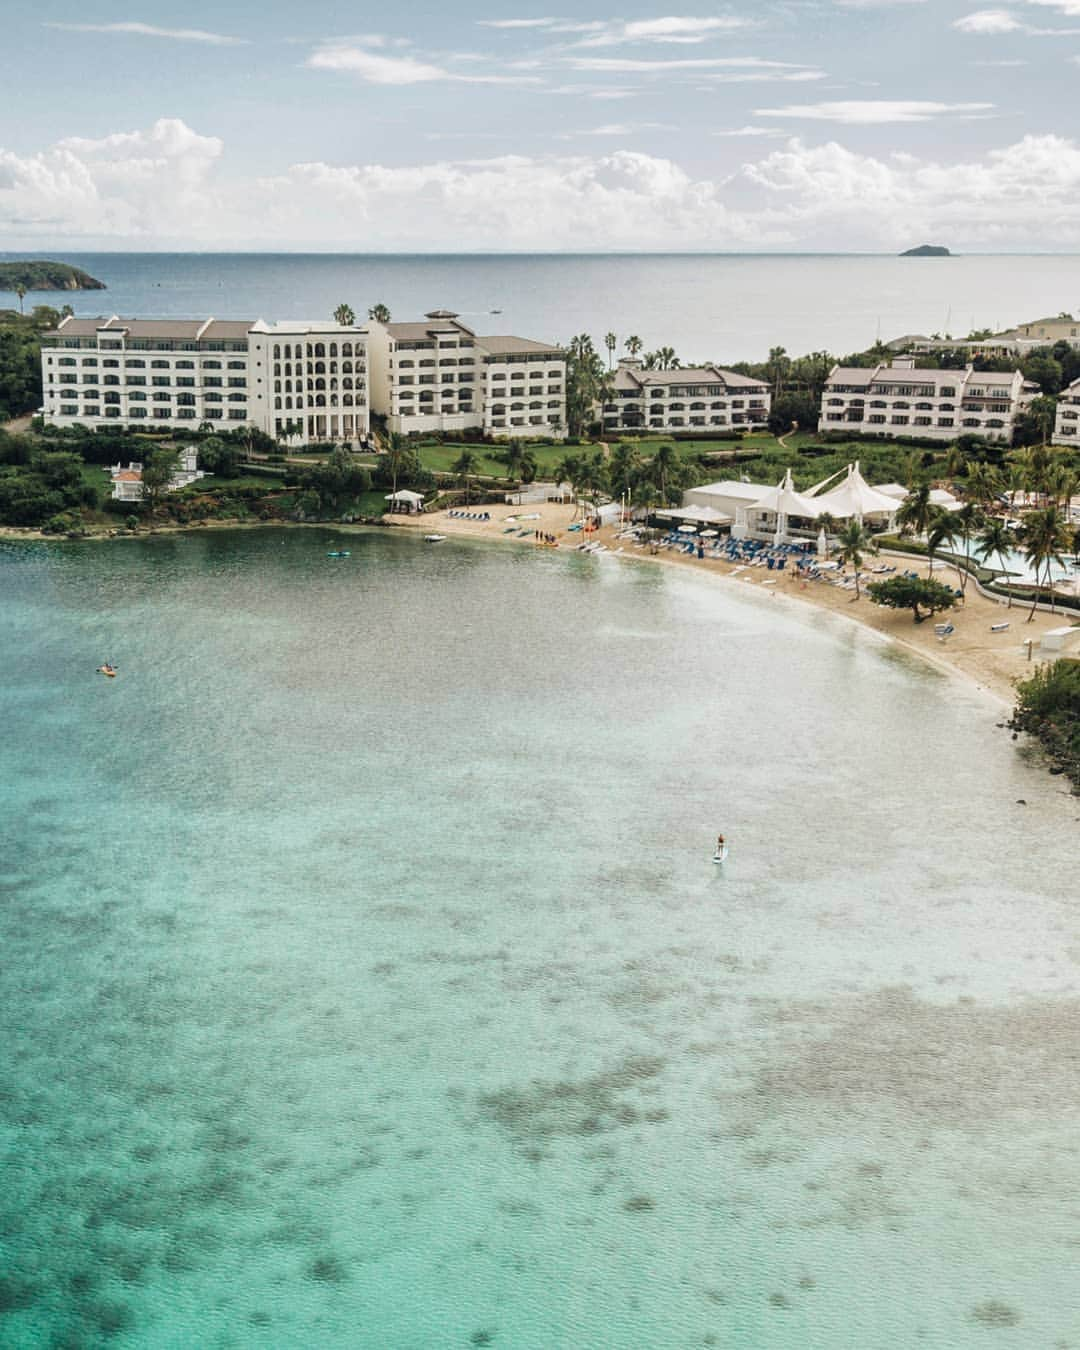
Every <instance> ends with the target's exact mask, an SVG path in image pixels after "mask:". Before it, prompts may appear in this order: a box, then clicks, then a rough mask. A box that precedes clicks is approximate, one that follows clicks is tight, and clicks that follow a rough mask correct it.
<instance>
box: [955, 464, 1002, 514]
mask: <svg viewBox="0 0 1080 1350" xmlns="http://www.w3.org/2000/svg"><path fill="white" fill-rule="evenodd" d="M964 490H965V493H966V495H967V497H968V500H969V501H973V502H974V503H975V504H976V506H981V507H983V508H986V507H988V506H989V505H990V503H991V502H992V501H995V500H996V498H997V496H998V494H999V493H1000V491H1001V474H999V473H998V471H997V469H995V468H994V466H993V465H992V464H987V463H986V461H985V460H980V461H979V463H977V464H971V465H969V466H968V472H967V482H966V483H965V485H964Z"/></svg>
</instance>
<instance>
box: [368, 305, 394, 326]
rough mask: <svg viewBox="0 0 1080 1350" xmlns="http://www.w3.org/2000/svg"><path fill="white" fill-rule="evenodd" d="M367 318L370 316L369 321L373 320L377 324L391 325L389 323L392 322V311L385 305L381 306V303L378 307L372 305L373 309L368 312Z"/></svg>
mask: <svg viewBox="0 0 1080 1350" xmlns="http://www.w3.org/2000/svg"><path fill="white" fill-rule="evenodd" d="M367 316H368V318H369V319H371V320H373V321H374V322H375V323H389V322H390V311H389V310H388V309H387V307H386V306H385V305H384V304H381V303H380V304H378V305H372V306H371V308H370V309H369V310H368V312H367Z"/></svg>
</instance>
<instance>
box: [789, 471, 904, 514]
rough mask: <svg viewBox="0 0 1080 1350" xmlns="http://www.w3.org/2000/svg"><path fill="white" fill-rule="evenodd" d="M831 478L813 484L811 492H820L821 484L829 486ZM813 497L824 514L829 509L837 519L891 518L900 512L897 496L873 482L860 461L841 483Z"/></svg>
mask: <svg viewBox="0 0 1080 1350" xmlns="http://www.w3.org/2000/svg"><path fill="white" fill-rule="evenodd" d="M834 476H835V475H834ZM831 481H832V480H831V479H828V478H827V479H825V482H824V483H819V484H818V487H817V488H811V489H810V492H811V495H813V494H816V493H817V492H818V489H819V488H822V487H825V486H826V485H827V484H828V483H829V482H831ZM813 500H814V503H815V505H816V506H817V515H819V516H821V515H824V514H825V513H826V512H828V514H829V515H831V516H835V517H836V519H837V520H851V519H855V520H862V518H863V517H864V516H886V517H888V518H891V517H892V516H894V515H895V514H896V509H897V507H898V505H899V503H898V502H897V501H896V500H895V499H894V498H892V497H889V496H886V494H885V493H884V492H878V490H877V489H876V488H872V487H871V486H870V484H869V483H868V482H867V481H866V479H865V478H864V477H863V476H862V473H861V472H860V470H859V464H858V461H856V462H855V463H854V464H849V465H848V466H847V474H846V477H845V478H844V480H843V481H842V482H841V483H839V484H837V486H836V487H834V488H831V489H830V490H829V491H828V492H824V493H822V494H821V495H820V496H817V495H813Z"/></svg>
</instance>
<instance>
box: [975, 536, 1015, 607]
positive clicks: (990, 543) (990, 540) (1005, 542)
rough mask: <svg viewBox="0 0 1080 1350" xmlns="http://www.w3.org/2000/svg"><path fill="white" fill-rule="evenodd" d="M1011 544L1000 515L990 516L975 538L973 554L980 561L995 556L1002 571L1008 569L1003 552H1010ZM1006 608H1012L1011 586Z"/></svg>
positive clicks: (1011, 539) (1010, 538) (1010, 537)
mask: <svg viewBox="0 0 1080 1350" xmlns="http://www.w3.org/2000/svg"><path fill="white" fill-rule="evenodd" d="M1012 546H1013V537H1012V535H1011V533H1010V532H1009V531H1008V530H1007V529H1006V528H1005V522H1004V521H1003V520H1002V519H1001V517H1000V516H991V517H990V518H989V520H987V521H986V523H985V524H984V525H983V527H982V530H981V531H980V533H979V536H978V538H977V539H976V540H975V556H976V558H978V560H979V561H980V562H983V563H984V562H986V560H987V558H989V557H991V556H995V557H996V558H997V560H998V562H999V563H1000V564H1001V570H1002V572H1003V573H1005V572H1007V571H1008V569H1007V568H1006V566H1005V554H1006V553H1008V552H1011V550H1012ZM1007 608H1008V609H1012V587H1011V586H1010V587H1009V600H1008V605H1007Z"/></svg>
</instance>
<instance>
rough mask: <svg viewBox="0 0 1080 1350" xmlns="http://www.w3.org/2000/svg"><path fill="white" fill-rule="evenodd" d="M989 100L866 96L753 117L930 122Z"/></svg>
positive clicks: (980, 109) (975, 109)
mask: <svg viewBox="0 0 1080 1350" xmlns="http://www.w3.org/2000/svg"><path fill="white" fill-rule="evenodd" d="M993 107H994V104H992V103H930V102H919V101H916V100H892V99H868V100H864V101H858V100H852V101H848V102H843V101H840V102H833V103H801V104H790V105H789V106H788V107H786V108H756V109H755V110H754V116H755V117H790V118H802V119H806V120H808V121H812V122H844V123H846V124H847V125H849V126H884V125H886V124H888V123H894V122H932V121H935V120H936V119H937V118H939V117H948V116H953V115H955V114H961V115H966V116H970V115H972V114H979V113H986V112H989V111H990V110H991V109H993Z"/></svg>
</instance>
